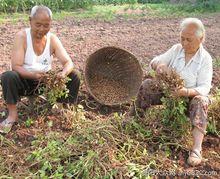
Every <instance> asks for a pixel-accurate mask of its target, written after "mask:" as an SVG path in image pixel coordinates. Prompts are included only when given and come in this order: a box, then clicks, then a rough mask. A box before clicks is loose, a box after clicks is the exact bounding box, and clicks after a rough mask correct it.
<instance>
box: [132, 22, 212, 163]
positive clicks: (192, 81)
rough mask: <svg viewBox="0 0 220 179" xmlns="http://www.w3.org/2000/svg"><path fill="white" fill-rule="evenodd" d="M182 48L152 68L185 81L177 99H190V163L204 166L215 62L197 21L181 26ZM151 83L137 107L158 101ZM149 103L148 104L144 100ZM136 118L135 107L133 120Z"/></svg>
mask: <svg viewBox="0 0 220 179" xmlns="http://www.w3.org/2000/svg"><path fill="white" fill-rule="evenodd" d="M180 29H181V33H180V42H181V43H180V44H176V45H174V46H173V47H172V48H171V49H169V50H168V51H167V52H166V53H164V54H162V55H160V56H157V57H155V58H154V59H153V60H152V61H151V63H150V66H151V68H152V69H154V70H155V71H156V72H157V73H164V74H165V72H167V71H168V70H169V69H170V68H172V69H174V70H175V71H176V72H177V73H178V74H179V75H180V76H181V78H182V79H183V80H184V82H185V87H183V88H182V89H178V90H177V92H176V95H178V96H185V97H190V98H191V99H192V100H191V101H190V104H189V117H190V119H191V121H192V124H193V127H194V128H193V131H192V136H193V147H192V151H191V153H190V155H189V158H188V163H189V164H190V165H192V166H196V165H198V164H200V163H201V161H202V156H201V151H202V141H203V138H204V134H205V133H206V126H207V109H208V105H209V103H210V100H209V98H208V96H207V95H208V93H209V91H210V88H211V80H212V73H213V69H212V58H211V56H210V55H209V53H208V52H207V51H206V50H205V49H204V48H203V46H202V42H203V41H204V38H205V29H204V26H203V24H202V22H201V21H200V20H199V19H197V18H187V19H185V20H183V22H182V23H181V25H180ZM150 83H151V80H149V79H146V80H145V81H144V82H143V84H142V86H141V88H140V91H139V94H138V97H137V100H136V107H138V108H141V109H144V110H146V108H148V107H150V105H152V104H157V103H158V101H155V100H154V97H152V96H151V99H150V98H149V96H148V95H147V90H148V89H149V85H150ZM143 99H147V100H143ZM132 115H134V107H133V109H132V110H131V111H130V116H132Z"/></svg>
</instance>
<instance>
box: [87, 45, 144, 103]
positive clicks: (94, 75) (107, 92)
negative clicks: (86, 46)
mask: <svg viewBox="0 0 220 179" xmlns="http://www.w3.org/2000/svg"><path fill="white" fill-rule="evenodd" d="M142 74H143V72H142V68H141V66H140V64H139V61H138V60H137V58H136V57H135V56H134V55H133V54H131V53H129V52H127V51H126V50H123V49H120V48H117V47H104V48H102V49H99V50H98V51H96V52H94V53H93V54H92V55H90V56H89V58H88V59H87V61H86V66H85V74H84V75H85V83H86V86H87V89H88V91H89V93H90V94H91V95H92V96H93V97H94V98H95V99H96V100H97V101H98V102H100V103H101V104H105V105H118V104H122V103H126V102H129V101H130V100H131V99H132V98H134V97H136V95H137V93H138V90H139V87H140V85H141V81H142Z"/></svg>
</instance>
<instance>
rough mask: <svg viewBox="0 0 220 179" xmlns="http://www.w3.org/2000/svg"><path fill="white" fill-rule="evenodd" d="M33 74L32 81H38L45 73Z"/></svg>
mask: <svg viewBox="0 0 220 179" xmlns="http://www.w3.org/2000/svg"><path fill="white" fill-rule="evenodd" d="M33 73H34V80H40V79H41V78H43V77H44V76H45V75H46V73H44V72H33Z"/></svg>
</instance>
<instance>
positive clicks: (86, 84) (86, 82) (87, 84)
mask: <svg viewBox="0 0 220 179" xmlns="http://www.w3.org/2000/svg"><path fill="white" fill-rule="evenodd" d="M108 48H112V49H117V50H121V51H124V52H126V53H129V54H130V55H131V56H132V57H134V59H136V60H135V61H136V63H137V65H138V67H139V69H140V70H139V71H140V76H141V80H140V82H139V83H140V84H139V87H138V90H137V92H136V93H135V95H134V96H131V97H128V99H127V100H125V101H123V102H118V103H113V102H112V103H109V102H106V101H102V100H101V99H99V98H97V97H96V96H95V95H94V94H93V92H92V90H91V89H90V87H89V82H88V81H87V80H88V79H87V78H86V76H87V75H86V74H87V72H86V67H87V64H88V60H89V59H90V58H91V56H92V55H94V54H95V53H96V52H98V51H101V50H104V49H108ZM83 76H84V80H85V86H86V89H87V91H88V92H89V93H90V94H91V95H92V97H93V98H94V99H95V100H97V101H98V102H99V103H101V104H104V105H110V106H115V105H120V104H123V103H127V102H129V101H130V100H131V99H132V98H134V97H136V96H137V94H138V91H139V88H140V86H141V83H142V78H143V69H142V67H141V64H140V61H139V60H138V58H137V57H136V56H135V55H134V54H133V53H131V52H130V51H128V50H125V49H122V48H120V47H117V46H105V47H102V48H99V49H98V50H94V52H93V53H91V54H90V55H89V57H88V58H87V59H86V63H85V66H84V69H83Z"/></svg>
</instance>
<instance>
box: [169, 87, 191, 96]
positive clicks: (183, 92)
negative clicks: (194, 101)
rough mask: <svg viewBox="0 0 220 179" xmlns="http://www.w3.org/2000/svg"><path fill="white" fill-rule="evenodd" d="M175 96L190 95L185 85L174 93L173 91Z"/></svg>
mask: <svg viewBox="0 0 220 179" xmlns="http://www.w3.org/2000/svg"><path fill="white" fill-rule="evenodd" d="M173 95H174V96H176V97H183V96H185V97H188V96H189V91H188V89H187V88H185V87H183V88H180V89H177V90H176V91H175V92H174V93H173Z"/></svg>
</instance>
